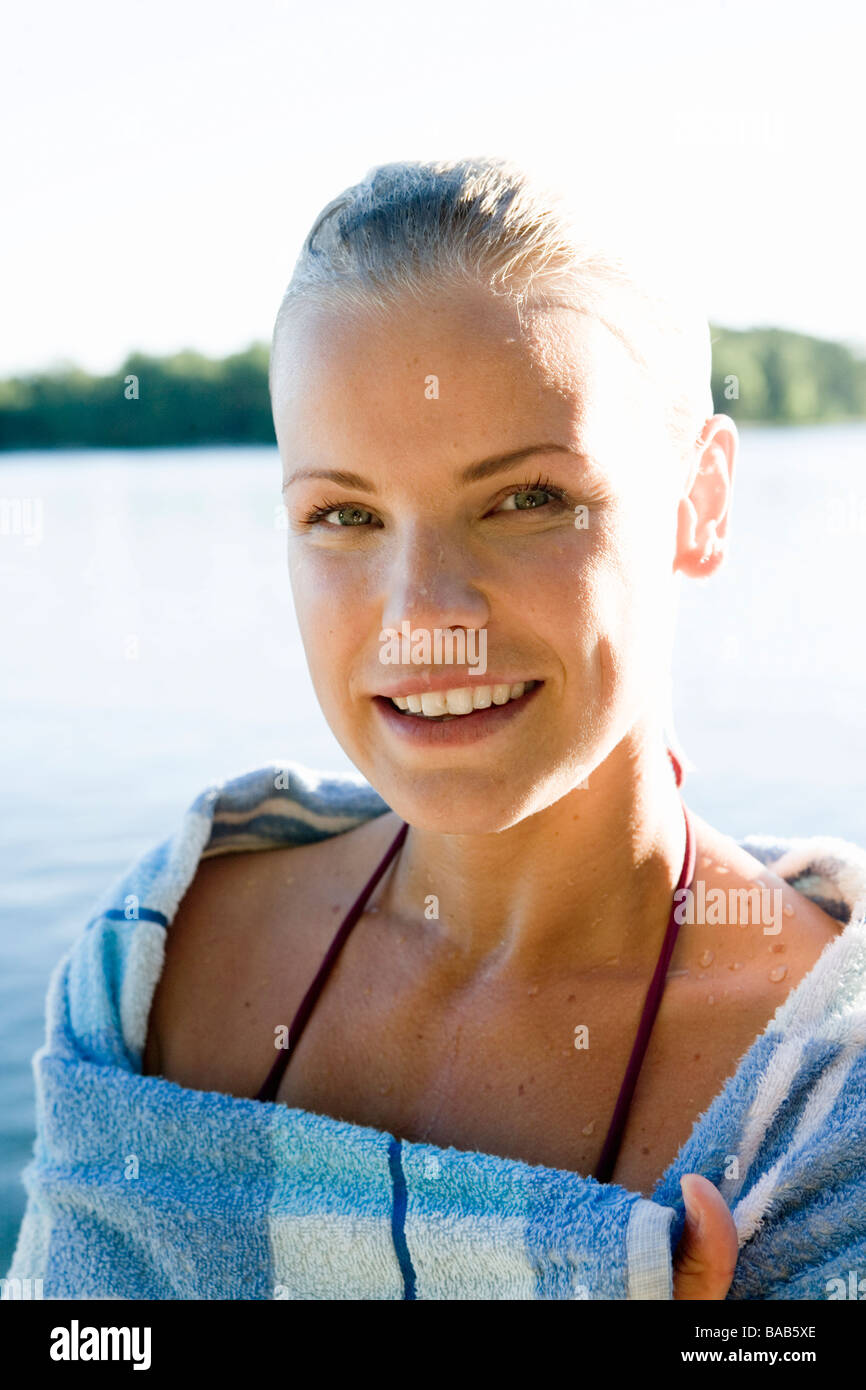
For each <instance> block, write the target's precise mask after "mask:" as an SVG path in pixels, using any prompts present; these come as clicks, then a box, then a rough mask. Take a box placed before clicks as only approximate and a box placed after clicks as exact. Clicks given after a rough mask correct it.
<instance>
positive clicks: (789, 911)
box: [782, 903, 794, 917]
mask: <svg viewBox="0 0 866 1390" xmlns="http://www.w3.org/2000/svg"><path fill="white" fill-rule="evenodd" d="M782 915H783V916H784V917H793V915H794V909H793V908H792V906H791V904H790V903H785V906H784V907H783V908H782Z"/></svg>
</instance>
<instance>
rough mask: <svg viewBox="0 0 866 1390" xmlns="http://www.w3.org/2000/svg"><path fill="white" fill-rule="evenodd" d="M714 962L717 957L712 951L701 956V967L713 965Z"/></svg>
mask: <svg viewBox="0 0 866 1390" xmlns="http://www.w3.org/2000/svg"><path fill="white" fill-rule="evenodd" d="M714 960H715V956H714V955H713V953H712V951H704V952H703V954H702V955H701V960H700V963H701V965H712V963H713V961H714Z"/></svg>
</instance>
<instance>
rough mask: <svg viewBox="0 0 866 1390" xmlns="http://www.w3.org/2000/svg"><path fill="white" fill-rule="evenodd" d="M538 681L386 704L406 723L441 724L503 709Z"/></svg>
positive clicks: (435, 692)
mask: <svg viewBox="0 0 866 1390" xmlns="http://www.w3.org/2000/svg"><path fill="white" fill-rule="evenodd" d="M539 684H541V682H540V681H516V682H515V683H514V685H475V686H468V685H464V686H459V687H455V689H453V690H430V691H425V692H424V694H423V695H395V696H393V697H392V698H391V699H390V700H389V701H388V703H389V704H391V705H393V707H394V708H395V709H397V710H399V711H400V713H401V714H403V715H405V716H406V717H407V718H408V719H426V720H429V721H430V722H431V723H437V722H438V723H445V721H446V720H449V719H462V718H464V717H465V716H466V715H467V714H474V713H475V711H476V710H480V709H489V708H490V706H491V705H507V704H510V702H511V701H512V700H519V699H521V698H522V697H523V696H524V695H528V694H529V692H530V690H534V689H535V687H536V686H537V685H539Z"/></svg>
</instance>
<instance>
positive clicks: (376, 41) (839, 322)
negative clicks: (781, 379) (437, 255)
mask: <svg viewBox="0 0 866 1390" xmlns="http://www.w3.org/2000/svg"><path fill="white" fill-rule="evenodd" d="M2 34H3V42H2V44H0V107H2V121H0V131H2V136H0V140H2V169H3V186H4V193H5V215H4V216H3V218H2V219H0V374H3V375H8V374H11V373H14V372H26V371H31V370H37V369H40V368H43V367H50V366H56V365H59V364H61V363H63V362H69V361H73V362H77V363H79V364H80V365H82V366H84V367H86V368H87V369H89V370H91V371H101V372H109V371H112V370H114V369H116V368H117V367H118V366H119V365H120V363H121V361H122V359H123V357H124V355H125V354H126V353H127V352H128V351H130V350H132V349H140V350H143V351H145V352H153V353H166V352H173V351H177V350H179V349H181V348H185V347H191V348H195V349H198V350H200V351H202V352H205V353H208V354H210V355H214V356H221V355H223V354H225V353H228V352H233V351H237V350H238V349H240V348H243V347H244V346H246V345H247V344H248V343H250V342H251V341H253V340H268V339H269V338H270V334H271V330H272V326H273V320H274V317H275V314H276V310H277V307H278V305H279V301H280V297H281V295H282V292H283V289H284V288H285V285H286V284H287V282H288V280H289V278H290V276H291V272H292V268H293V265H294V262H295V259H296V257H297V255H298V252H299V250H300V246H301V243H302V241H303V238H304V236H305V235H306V233H307V231H308V229H309V227H310V226H311V225H312V222H313V221H314V219H315V217H316V215H317V214H318V212H319V211H320V209H321V208H322V207H323V206H324V204H325V203H326V202H328V201H329V200H330V199H331V198H332V197H334V196H335V195H336V194H337V193H339V192H340V191H341V190H342V189H343V188H345V187H347V186H348V185H350V184H352V183H355V182H357V181H358V180H359V179H360V178H361V177H363V175H364V174H365V173H366V172H367V170H368V169H370V168H371V167H372V166H374V165H376V164H380V163H384V162H388V161H391V160H398V159H427V158H453V157H459V156H466V155H477V154H498V155H505V156H507V157H509V158H512V159H515V160H517V161H518V162H520V163H522V164H524V165H525V166H526V167H527V168H528V169H529V170H530V171H532V172H534V173H535V174H536V175H537V176H538V177H540V178H541V179H542V180H543V181H545V182H547V183H548V184H551V185H553V186H554V187H557V188H559V189H561V190H562V191H563V192H564V193H565V194H566V196H567V197H568V198H569V199H570V200H571V201H572V203H573V204H574V205H575V206H576V207H577V208H578V209H580V211H581V213H582V214H584V213H585V216H586V221H587V227H588V229H589V228H610V230H611V232H612V233H613V234H614V235H615V236H617V237H618V239H619V243H620V244H622V245H624V246H625V245H628V244H629V242H630V241H632V242H634V241H636V242H638V243H639V244H640V245H641V246H643V247H645V248H647V249H648V251H649V254H650V255H652V256H655V257H656V259H657V260H659V261H660V262H661V263H662V264H664V265H666V266H670V267H672V268H673V269H674V270H675V271H676V273H678V274H680V275H681V276H682V278H683V283H684V284H685V285H687V286H688V287H689V293H691V294H693V295H694V296H695V298H696V301H697V302H698V303H699V304H700V306H701V308H702V309H703V311H704V312H705V313H706V315H707V317H708V318H710V319H711V320H712V321H713V322H715V323H719V324H722V325H724V326H728V327H747V326H752V325H758V324H775V325H778V326H781V327H787V328H792V329H796V330H799V331H802V332H807V333H813V334H815V335H817V336H819V337H828V338H835V339H840V340H842V341H845V342H847V343H849V344H851V345H852V346H854V347H855V348H858V349H860V350H866V276H864V274H863V271H862V259H863V245H864V230H863V217H862V211H861V207H862V192H861V185H862V169H863V163H864V144H866V142H864V99H863V95H862V92H863V83H862V54H863V48H864V43H863V41H864V37H866V20H864V18H863V11H862V7H861V6H860V3H859V0H822V3H821V4H820V5H816V4H814V3H811V0H810V3H804V0H658V3H652V4H650V3H638V0H606V3H605V4H604V5H600V4H599V3H598V0H589V2H587V0H559V2H556V0H531V3H529V2H527V0H524V2H523V3H520V4H518V3H515V0H495V3H494V2H493V0H490V2H489V3H488V2H487V0H485V2H484V3H478V2H477V0H437V3H436V4H435V5H418V4H414V3H412V0H408V3H407V0H385V3H375V2H373V3H358V0H317V3H316V4H314V5H308V4H300V3H294V0H244V3H242V4H241V3H238V0H231V2H230V3H227V0H125V3H123V4H121V5H118V4H117V3H116V0H80V2H79V3H76V4H74V5H70V4H69V3H68V0H27V3H26V4H24V3H22V2H21V0H19V3H18V5H17V6H16V7H15V9H14V10H13V9H11V8H9V9H7V11H6V18H5V20H4V23H3V31H2Z"/></svg>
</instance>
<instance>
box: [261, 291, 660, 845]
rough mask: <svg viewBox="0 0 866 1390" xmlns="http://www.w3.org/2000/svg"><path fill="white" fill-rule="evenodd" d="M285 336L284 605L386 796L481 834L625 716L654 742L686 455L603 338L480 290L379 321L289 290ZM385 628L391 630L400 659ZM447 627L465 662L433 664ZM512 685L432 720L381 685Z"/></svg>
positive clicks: (650, 389) (427, 825)
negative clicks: (427, 644) (462, 641)
mask: <svg viewBox="0 0 866 1390" xmlns="http://www.w3.org/2000/svg"><path fill="white" fill-rule="evenodd" d="M283 332H284V335H285V336H284V338H283V339H282V340H281V344H280V351H279V356H278V359H277V364H278V365H277V371H276V376H275V380H274V416H275V422H276V429H277V438H278V441H279V446H280V452H281V456H282V462H283V477H284V484H285V492H284V497H285V502H286V506H287V510H288V517H289V571H290V575H291V583H292V590H293V593H294V599H295V604H296V609H297V614H298V620H299V624H300V629H301V633H302V637H303V641H304V647H305V650H306V655H307V660H308V662H309V667H310V672H311V676H312V680H313V684H314V686H315V689H316V693H317V695H318V698H319V700H320V702H321V705H322V709H323V711H324V714H325V717H326V718H327V720H328V723H329V725H330V727H331V729H332V730H333V732H334V734H335V736H336V738H337V739H338V741H339V743H340V744H341V746H342V748H343V749H344V750H345V751H346V753H347V754H348V756H349V757H350V758H351V760H352V762H353V763H354V764H355V765H356V766H357V767H358V768H359V769H360V771H361V772H362V773H363V774H364V776H365V777H366V778H367V780H368V781H369V782H370V783H371V784H372V785H373V786H374V787H375V788H376V790H377V791H378V792H379V793H380V795H381V796H382V797H383V798H384V799H385V801H386V802H387V803H388V804H389V805H390V806H391V807H392V808H393V809H394V810H395V811H396V812H397V813H398V814H399V815H400V816H402V817H403V818H404V819H405V820H407V821H409V822H410V823H411V824H413V825H416V826H418V827H419V828H424V829H430V830H434V831H439V832H445V833H483V832H488V831H495V830H501V829H505V828H507V827H508V826H510V825H513V824H515V823H516V822H517V821H519V820H521V819H522V818H523V817H524V816H526V815H529V814H532V813H534V812H536V811H539V810H541V809H542V808H544V807H545V806H548V805H550V804H552V803H553V802H554V801H557V800H559V799H560V798H561V797H562V796H563V795H564V794H565V793H567V792H569V791H571V790H572V789H573V788H575V787H576V786H577V785H579V784H580V782H581V781H583V780H584V779H585V778H586V777H588V776H590V775H591V773H592V771H593V769H594V768H595V767H597V766H598V764H599V763H600V762H602V761H603V760H604V758H606V756H607V755H608V753H609V752H610V751H611V750H612V749H613V748H614V747H616V745H618V744H619V743H620V742H621V740H623V739H624V738H625V737H626V736H627V735H629V734H630V732H632V731H633V733H634V738H635V739H636V740H640V738H641V737H642V736H647V735H652V736H655V737H659V738H660V736H661V734H660V729H659V727H658V723H657V720H658V698H659V690H660V682H662V681H663V680H664V678H665V676H666V673H667V671H668V669H669V658H670V641H671V632H672V620H673V588H672V584H673V579H672V576H673V570H674V562H675V557H676V549H677V547H676V535H677V501H678V498H679V497H680V495H681V493H682V491H683V484H684V482H685V470H686V464H685V463H682V464H680V465H678V463H677V459H676V457H675V452H674V447H673V444H672V442H671V440H670V437H669V436H668V435H667V433H666V431H665V429H664V426H663V407H664V405H665V402H664V400H663V399H661V398H660V392H659V390H658V388H657V387H654V386H653V384H651V382H650V381H649V379H648V378H647V376H646V375H645V374H644V373H643V371H642V370H641V368H639V367H638V366H637V365H636V363H635V362H634V361H633V359H632V358H631V357H630V355H629V353H628V351H627V349H626V348H625V347H624V346H623V345H622V344H621V343H620V341H619V340H618V339H617V338H616V337H615V336H614V335H613V334H611V333H610V332H609V331H608V330H607V329H605V328H604V327H603V326H602V325H601V324H600V323H599V322H598V321H597V320H595V319H593V318H591V317H589V316H587V315H584V314H582V313H579V312H576V311H575V310H572V309H567V308H562V309H555V310H544V311H537V312H534V313H527V312H526V311H524V315H523V324H522V326H521V324H520V322H519V320H518V315H517V310H516V308H515V307H514V306H513V305H512V304H511V303H510V302H508V301H506V300H503V299H495V298H494V297H492V296H490V295H488V294H487V293H485V292H484V291H482V290H480V289H479V290H478V291H474V290H472V291H467V290H461V291H451V292H449V293H448V294H447V295H443V296H441V297H440V298H438V299H436V300H435V301H433V302H431V303H430V304H429V305H428V306H425V307H423V308H422V307H420V306H418V305H417V304H413V305H412V306H411V307H407V308H406V309H405V310H404V309H402V308H401V309H400V310H399V311H396V310H395V311H393V312H392V313H391V314H390V315H389V317H388V319H387V321H386V322H382V321H381V320H379V321H377V320H376V319H374V318H373V317H368V316H367V315H366V313H363V314H362V313H360V312H358V311H356V312H354V313H352V314H351V315H347V314H346V313H344V312H342V311H341V312H336V311H334V310H329V309H325V308H321V307H316V308H310V307H305V308H304V310H303V311H302V313H301V314H300V315H296V317H295V318H294V319H293V320H292V321H291V322H290V323H289V324H287V325H286V326H285V328H284V330H283ZM530 447H532V448H535V449H537V452H531V453H527V454H526V455H525V456H524V457H522V458H520V459H516V460H512V461H511V462H510V463H507V464H504V465H503V466H502V467H501V468H499V467H495V466H494V465H493V464H490V465H489V467H488V468H487V469H486V470H484V471H482V470H480V469H476V471H475V473H474V474H469V476H468V478H465V477H464V476H463V475H464V474H465V473H467V472H468V470H470V469H471V468H472V466H473V465H478V464H479V463H482V462H485V461H488V460H492V459H501V458H502V457H504V456H507V455H512V454H514V453H515V452H516V451H518V450H528V449H530ZM309 474H318V475H320V476H304V475H309ZM327 474H331V475H332V476H330V477H329V476H324V475H327ZM340 474H344V475H346V474H352V475H355V478H354V479H352V478H347V477H340V476H338V475H340ZM323 509H324V510H323ZM317 512H318V519H316V517H315V515H314V514H315V513H317ZM404 624H408V627H405V628H404V627H403V625H404ZM385 629H392V630H396V632H397V633H401V634H402V633H403V632H406V633H407V634H411V638H409V639H407V644H406V646H405V648H404V649H403V650H401V651H399V653H398V651H397V649H396V648H395V647H394V645H393V644H392V645H391V647H390V649H389V648H387V647H386V643H385V642H384V641H383V640H382V634H383V632H384V630H385ZM448 629H451V630H452V631H453V630H459V629H464V630H466V632H467V633H468V634H469V635H470V637H471V638H472V639H473V640H474V642H475V646H474V647H472V646H470V647H469V651H468V654H467V659H466V660H465V661H463V662H462V664H448V663H447V655H448V648H447V646H444V645H443V647H442V648H441V650H440V654H439V661H438V664H437V661H436V657H435V655H434V653H435V647H434V646H433V637H434V636H435V633H436V630H439V632H440V635H441V634H443V633H445V632H446V631H447V630H448ZM424 631H426V632H428V633H429V634H430V639H431V652H430V654H429V655H427V654H425V653H424V651H423V646H422V647H420V648H419V647H418V645H417V644H416V639H417V638H418V637H419V635H420V634H422V633H423V632H424ZM485 640H486V670H485V671H484V673H483V674H481V672H480V670H479V669H478V667H479V666H480V664H481V663H480V661H479V654H480V653H481V652H482V651H483V642H484V641H485ZM410 642H411V644H412V645H410ZM413 647H414V650H415V652H416V653H420V655H422V657H425V655H426V659H424V660H422V662H421V664H418V663H417V662H416V661H413V659H412V657H411V652H412V650H413ZM456 654H457V655H459V650H458V651H457V652H456ZM388 655H390V656H391V657H392V658H393V657H394V656H395V655H397V656H398V659H397V662H396V664H395V663H394V662H393V660H392V661H390V662H389V661H387V660H385V659H384V658H386V657H387V656H388ZM470 663H471V664H470ZM530 681H535V682H538V683H539V684H538V685H537V686H536V687H535V689H534V690H532V691H531V692H529V694H524V696H523V697H522V699H517V700H514V701H509V703H508V704H506V705H501V706H500V705H499V704H496V703H494V704H491V706H490V708H489V709H487V710H483V711H481V712H480V713H479V714H478V715H476V714H475V713H473V714H469V715H462V714H460V715H456V716H455V717H452V718H451V719H449V720H444V721H440V722H436V723H432V724H431V723H427V722H425V720H424V719H423V717H422V716H415V715H413V714H411V713H409V712H407V713H403V712H401V711H400V710H398V709H397V708H396V707H395V706H394V705H393V704H391V702H390V700H389V699H388V698H386V697H387V695H391V694H403V693H414V692H415V691H417V690H420V689H430V688H431V687H432V688H434V689H439V690H441V689H442V688H443V687H444V688H448V689H452V690H457V689H461V688H463V689H465V688H466V687H470V688H471V689H473V690H474V689H475V688H476V687H485V686H487V687H495V686H496V685H509V686H510V685H512V684H514V683H518V682H530ZM484 698H485V697H484V696H483V695H482V699H484ZM497 698H501V692H499V694H498V697H497ZM635 746H637V743H636V744H635Z"/></svg>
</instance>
